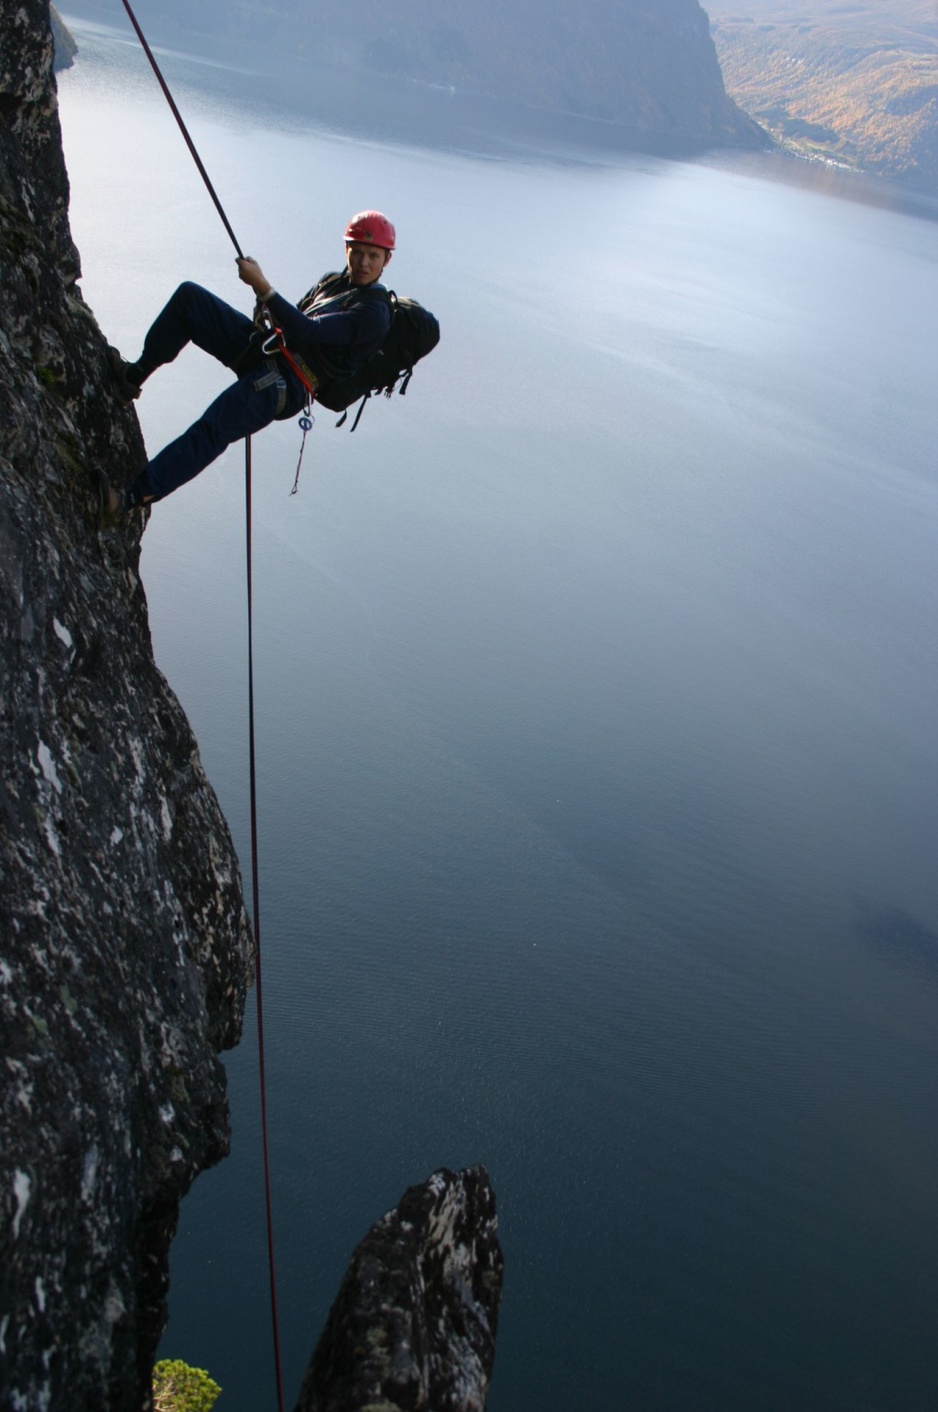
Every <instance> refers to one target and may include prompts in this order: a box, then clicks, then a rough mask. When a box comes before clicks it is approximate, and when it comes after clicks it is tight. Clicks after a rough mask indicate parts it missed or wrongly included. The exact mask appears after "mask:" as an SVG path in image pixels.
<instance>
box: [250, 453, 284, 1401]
mask: <svg viewBox="0 0 938 1412" xmlns="http://www.w3.org/2000/svg"><path fill="white" fill-rule="evenodd" d="M244 519H245V532H246V562H247V590H248V741H249V758H250V766H249V768H250V776H251V889H252V893H253V902H254V985H255V988H256V991H257V1058H258V1070H259V1073H260V1089H261V1147H262V1150H263V1154H264V1195H265V1199H266V1205H267V1260H268V1266H269V1269H270V1312H271V1317H272V1322H273V1338H274V1366H275V1369H276V1373H277V1407H278V1408H279V1412H283V1370H282V1365H281V1358H280V1318H279V1315H278V1312H277V1277H276V1272H275V1270H274V1223H273V1205H272V1202H271V1189H270V1156H269V1150H268V1142H267V1078H266V1073H265V1068H264V1006H263V995H262V989H261V902H260V883H259V876H260V870H259V868H258V861H257V776H256V771H255V763H254V762H255V753H254V599H253V587H252V573H251V438H250V437H247V438H246V439H245V442H244Z"/></svg>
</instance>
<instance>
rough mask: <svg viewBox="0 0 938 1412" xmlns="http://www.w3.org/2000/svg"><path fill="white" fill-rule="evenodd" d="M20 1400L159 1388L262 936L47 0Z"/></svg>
mask: <svg viewBox="0 0 938 1412" xmlns="http://www.w3.org/2000/svg"><path fill="white" fill-rule="evenodd" d="M0 16H2V33H3V41H4V42H3V48H2V56H3V57H2V60H0V65H2V72H0V673H2V696H0V751H2V760H0V917H2V938H3V951H2V959H0V1034H2V1050H3V1065H4V1083H3V1089H2V1099H0V1103H2V1113H0V1121H2V1133H3V1137H2V1156H0V1169H2V1176H0V1211H2V1226H0V1230H2V1234H0V1242H2V1252H0V1289H2V1304H0V1364H2V1372H0V1387H2V1392H0V1403H2V1405H3V1406H4V1407H10V1408H15V1407H22V1408H29V1409H33V1408H43V1407H49V1408H60V1407H75V1408H78V1407H82V1408H84V1407H87V1408H92V1407H94V1408H98V1409H101V1408H125V1407H126V1408H134V1409H137V1408H140V1407H141V1406H144V1405H145V1404H146V1398H147V1388H148V1386H149V1377H150V1366H151V1362H152V1356H153V1353H154V1350H155V1348H156V1344H157V1340H158V1338H159V1336H160V1334H161V1332H162V1327H163V1323H164V1300H165V1291H166V1268H167V1251H168V1247H169V1241H170V1238H171V1236H172V1233H173V1230H174V1228H175V1223H176V1218H177V1208H178V1203H179V1200H180V1198H181V1196H182V1195H183V1193H184V1192H185V1191H186V1190H187V1188H188V1186H189V1185H190V1183H191V1182H192V1180H193V1178H194V1177H195V1175H196V1174H197V1173H198V1172H199V1171H200V1170H202V1169H203V1168H205V1167H207V1166H209V1165H210V1164H211V1163H213V1162H216V1161H217V1160H218V1159H219V1158H220V1157H221V1156H223V1155H224V1153H225V1152H226V1150H227V1146H228V1117H227V1107H226V1099H225V1084H224V1074H223V1070H222V1067H221V1064H220V1062H219V1060H218V1057H217V1052H218V1050H220V1049H222V1048H224V1047H226V1046H230V1045H232V1044H234V1043H235V1042H236V1041H237V1039H238V1037H239V1034H240V1029H241V1020H242V1012H243V1007H244V1000H245V993H246V988H247V985H248V981H249V976H250V968H251V959H252V941H251V934H250V929H249V926H248V922H247V919H246V916H245V913H244V907H243V902H242V897H241V883H240V878H239V872H238V864H237V860H236V857H235V854H234V850H233V847H232V844H231V839H230V837H229V833H228V828H227V826H226V824H225V821H224V819H223V817H222V815H221V813H220V810H219V808H218V804H217V802H216V799H215V796H214V793H213V791H212V789H211V787H210V785H209V783H208V781H207V780H206V778H205V775H204V773H203V771H202V767H201V765H200V762H199V755H198V750H197V748H196V743H195V740H194V739H193V736H192V732H191V730H190V729H189V726H188V723H187V721H186V719H185V716H184V715H183V712H182V710H181V708H180V706H179V703H178V702H177V701H176V699H175V697H174V696H173V693H172V692H171V690H170V689H169V687H168V686H167V683H166V682H165V680H164V679H163V677H162V676H161V674H160V672H159V671H158V669H157V667H156V666H155V664H154V661H153V655H152V652H151V648H150V640H149V631H148V626H147V608H146V602H145V599H144V595H143V590H142V588H141V584H140V579H139V576H138V572H137V563H138V553H139V541H140V534H141V531H142V528H143V522H142V517H137V518H136V519H134V520H133V521H132V522H130V523H129V524H128V525H127V527H126V529H125V530H122V531H121V532H119V533H117V532H111V533H110V534H109V535H107V536H103V535H102V534H100V533H99V531H98V528H97V524H96V514H95V498H94V492H93V485H94V473H95V471H96V469H101V470H104V471H106V472H107V473H109V474H112V475H114V476H115V477H116V478H118V479H120V478H121V477H122V476H124V475H126V473H127V471H128V470H129V469H130V468H132V467H134V466H135V465H137V464H139V463H140V462H141V460H142V458H143V454H144V453H143V446H142V442H141V438H140V433H139V429H138V426H137V421H136V417H135V415H134V414H133V413H132V412H129V411H127V410H126V409H124V408H122V407H120V406H119V405H118V403H117V402H116V401H115V399H114V397H113V395H112V393H111V390H110V388H109V386H108V382H107V377H106V374H105V372H104V368H103V362H102V359H103V353H104V346H105V341H104V338H103V336H102V334H101V332H100V331H99V329H98V327H97V325H96V323H95V320H94V318H93V316H92V314H91V311H90V310H89V309H88V307H87V305H86V304H85V303H84V301H83V299H82V297H81V293H80V290H79V288H78V284H77V281H78V279H79V275H80V266H79V259H78V254H77V252H76V250H75V247H74V246H73V244H72V241H71V237H70V234H69V227H68V185H67V178H66V174H65V167H64V162H63V158H62V151H61V145H60V140H59V130H58V120H57V115H56V100H55V89H54V84H53V82H52V78H51V55H52V41H51V35H50V27H49V12H48V5H47V4H46V3H44V0H2V7H0Z"/></svg>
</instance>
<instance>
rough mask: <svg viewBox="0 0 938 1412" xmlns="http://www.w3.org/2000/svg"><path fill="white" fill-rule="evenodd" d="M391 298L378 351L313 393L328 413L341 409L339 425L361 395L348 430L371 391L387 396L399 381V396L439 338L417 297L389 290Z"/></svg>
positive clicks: (435, 323)
mask: <svg viewBox="0 0 938 1412" xmlns="http://www.w3.org/2000/svg"><path fill="white" fill-rule="evenodd" d="M388 294H389V296H390V300H391V327H390V328H389V329H388V331H387V334H386V335H385V338H384V342H383V343H382V344H381V347H380V348H379V349H378V351H377V353H372V355H371V357H370V358H369V359H368V361H367V363H364V364H363V365H362V366H361V367H360V368H359V369H358V370H357V371H356V372H354V373H352V374H350V376H349V377H345V378H338V379H336V380H335V381H334V382H325V383H324V384H323V385H322V386H321V387H320V388H318V389H317V392H316V401H317V402H319V403H320V404H321V405H322V406H323V407H328V409H329V411H330V412H341V413H342V416H341V417H340V418H339V420H338V421H337V422H336V426H337V427H340V426H342V424H343V423H344V422H345V420H346V418H347V417H348V408H349V407H351V405H352V403H353V402H357V401H358V399H359V398H361V406H360V407H359V409H358V411H357V412H356V414H355V420H354V422H353V423H352V427H351V430H352V431H354V430H355V428H356V427H357V426H358V423H359V422H360V421H361V415H362V412H364V410H365V403H366V402H367V401H368V399H369V398H370V397H371V395H372V393H378V392H383V393H384V395H385V397H390V396H391V395H392V394H393V392H394V389H395V387H397V384H398V383H400V384H401V385H400V388H399V391H400V395H401V396H402V397H403V395H404V393H405V392H406V391H407V384H408V383H409V382H410V380H411V377H412V376H413V372H414V364H415V363H416V362H418V361H419V359H421V358H425V357H426V356H427V354H428V353H432V352H433V350H434V348H435V347H436V345H437V344H438V343H439V341H440V325H439V322H438V321H437V319H436V318H435V317H434V315H433V314H431V313H430V311H429V309H425V308H424V307H423V305H422V304H418V303H417V301H416V299H405V298H404V297H403V296H401V297H398V295H396V294H394V293H393V292H392V291H390V290H389V291H388Z"/></svg>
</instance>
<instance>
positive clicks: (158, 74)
mask: <svg viewBox="0 0 938 1412" xmlns="http://www.w3.org/2000/svg"><path fill="white" fill-rule="evenodd" d="M123 3H124V9H125V10H126V11H127V14H128V16H129V17H130V23H131V24H132V25H133V27H134V29H135V31H136V34H137V38H138V39H139V40H140V44H141V46H142V48H143V52H144V54H146V56H147V58H148V59H149V60H150V67H151V68H152V70H153V72H154V73H155V74H156V78H157V82H158V83H159V85H160V88H162V90H163V96H164V97H165V99H166V101H167V103H168V104H169V106H170V110H171V112H172V115H173V117H174V118H175V119H176V122H177V123H178V124H179V131H180V132H181V133H182V135H183V137H184V138H185V141H186V146H187V147H188V149H189V151H190V152H191V154H192V160H193V161H194V162H195V164H196V166H197V167H198V169H199V176H200V177H201V178H202V180H203V181H204V182H205V189H206V190H207V191H208V194H209V196H211V198H212V200H213V201H214V203H215V210H216V211H217V212H218V214H219V215H220V216H221V219H222V224H223V225H224V227H225V230H226V231H227V232H228V234H229V236H230V237H231V243H232V245H233V246H234V248H235V253H236V254H237V255H238V256H239V258H240V259H244V253H243V251H242V249H241V246H240V245H239V244H238V237H237V236H236V235H235V233H234V231H233V230H232V228H231V223H230V221H229V220H228V217H227V216H226V215H225V210H224V207H223V206H222V204H221V202H220V201H219V199H218V196H217V195H216V193H215V188H214V186H213V185H212V183H211V181H210V179H209V175H208V172H207V171H206V170H205V168H204V166H203V165H202V158H201V157H200V156H199V154H198V152H197V151H196V146H195V143H194V142H193V141H192V138H191V137H190V136H189V129H188V128H187V127H186V125H185V123H184V122H183V120H182V114H181V113H180V111H179V109H178V108H177V107H176V103H175V100H174V98H173V95H172V94H171V93H170V91H169V85H168V84H167V82H166V80H165V78H164V77H163V75H162V73H161V71H160V66H159V64H158V63H157V62H156V59H155V58H154V57H153V51H152V49H151V48H150V46H149V44H148V43H147V41H146V36H145V34H144V33H143V30H142V29H141V28H140V26H139V24H138V23H137V17H136V15H135V14H134V12H133V10H132V9H131V8H130V4H129V0H123Z"/></svg>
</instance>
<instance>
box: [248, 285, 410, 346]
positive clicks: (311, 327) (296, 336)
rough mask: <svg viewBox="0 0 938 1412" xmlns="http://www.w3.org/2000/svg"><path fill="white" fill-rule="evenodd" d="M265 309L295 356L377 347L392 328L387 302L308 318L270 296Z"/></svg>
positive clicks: (367, 303) (279, 297)
mask: <svg viewBox="0 0 938 1412" xmlns="http://www.w3.org/2000/svg"><path fill="white" fill-rule="evenodd" d="M267 307H268V308H269V310H270V313H271V317H272V318H273V319H274V320H275V322H276V323H277V324H278V325H279V326H280V328H282V329H283V334H284V337H285V338H286V341H287V345H288V347H290V348H293V349H295V350H296V352H298V353H302V352H303V351H304V350H305V349H309V350H310V351H313V350H315V349H316V348H317V347H327V348H357V347H363V346H365V345H373V346H374V347H377V346H378V345H379V344H380V343H381V341H382V339H383V338H384V336H385V334H386V333H387V331H388V329H389V328H390V326H391V308H390V304H389V302H388V301H387V300H386V299H369V300H363V301H362V303H361V304H355V305H353V306H352V308H351V309H340V310H337V311H335V312H332V313H324V314H313V315H312V316H311V317H310V316H307V315H306V314H303V313H301V312H300V310H299V309H298V308H297V307H296V305H295V304H291V303H290V302H289V301H288V300H286V299H284V297H283V295H281V294H273V295H271V297H270V299H269V300H268V301H267Z"/></svg>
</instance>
